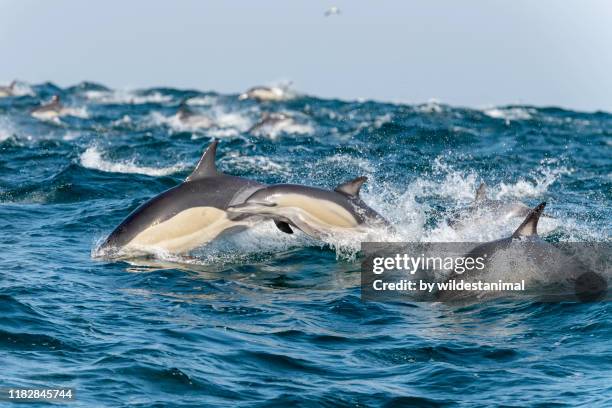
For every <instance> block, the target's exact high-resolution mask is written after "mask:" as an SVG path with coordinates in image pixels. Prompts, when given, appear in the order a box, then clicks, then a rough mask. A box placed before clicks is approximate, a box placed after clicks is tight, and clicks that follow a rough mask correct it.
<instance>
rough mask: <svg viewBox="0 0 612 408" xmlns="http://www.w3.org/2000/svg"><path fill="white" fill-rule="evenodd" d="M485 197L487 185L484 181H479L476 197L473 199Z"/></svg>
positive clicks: (477, 199) (480, 199)
mask: <svg viewBox="0 0 612 408" xmlns="http://www.w3.org/2000/svg"><path fill="white" fill-rule="evenodd" d="M486 198H487V185H486V184H485V183H480V186H478V190H476V198H475V199H474V201H482V200H485V199H486Z"/></svg>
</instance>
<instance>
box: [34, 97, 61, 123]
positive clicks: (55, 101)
mask: <svg viewBox="0 0 612 408" xmlns="http://www.w3.org/2000/svg"><path fill="white" fill-rule="evenodd" d="M63 110H64V107H63V105H62V103H61V102H60V97H59V95H53V97H52V98H51V101H49V102H47V103H45V104H43V105H41V106H39V107H36V108H34V109H32V110H31V112H30V113H31V114H32V116H34V117H35V118H37V119H53V118H56V117H58V116H61V114H62V111H63Z"/></svg>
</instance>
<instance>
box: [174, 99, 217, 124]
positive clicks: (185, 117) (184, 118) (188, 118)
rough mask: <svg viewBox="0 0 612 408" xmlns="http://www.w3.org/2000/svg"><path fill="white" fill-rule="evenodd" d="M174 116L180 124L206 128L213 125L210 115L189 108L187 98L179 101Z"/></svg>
mask: <svg viewBox="0 0 612 408" xmlns="http://www.w3.org/2000/svg"><path fill="white" fill-rule="evenodd" d="M174 117H175V118H176V119H177V120H178V121H179V122H180V124H181V125H185V126H188V127H191V128H203V129H207V128H210V127H213V126H214V125H215V123H214V121H213V120H212V119H211V118H210V117H208V116H206V115H202V114H199V113H196V112H194V111H192V110H191V109H189V106H188V105H187V99H184V100H183V101H182V102H181V104H180V105H179V108H178V110H177V112H176V115H175V116H174Z"/></svg>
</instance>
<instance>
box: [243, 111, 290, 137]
mask: <svg viewBox="0 0 612 408" xmlns="http://www.w3.org/2000/svg"><path fill="white" fill-rule="evenodd" d="M293 123H294V120H293V117H292V116H291V115H289V114H287V113H280V112H271V113H269V112H264V113H263V114H262V115H261V119H260V120H259V121H258V122H257V123H255V124H254V125H253V126H251V127H250V128H249V129H248V130H247V132H248V133H253V132H258V131H260V130H261V129H262V128H264V127H266V126H282V125H291V124H293Z"/></svg>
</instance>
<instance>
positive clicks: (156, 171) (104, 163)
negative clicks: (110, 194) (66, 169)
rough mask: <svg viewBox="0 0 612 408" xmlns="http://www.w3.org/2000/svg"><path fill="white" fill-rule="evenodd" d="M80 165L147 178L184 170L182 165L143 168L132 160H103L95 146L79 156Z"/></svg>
mask: <svg viewBox="0 0 612 408" xmlns="http://www.w3.org/2000/svg"><path fill="white" fill-rule="evenodd" d="M80 160H81V165H82V166H83V167H87V168H88V169H94V170H100V171H104V172H109V173H132V174H144V175H147V176H167V175H169V174H174V173H176V172H179V171H181V170H184V169H185V168H186V166H185V165H183V164H177V165H175V166H171V167H162V168H155V167H144V166H138V165H137V164H135V163H134V160H132V161H127V162H112V161H109V160H106V159H104V158H103V154H102V152H101V151H100V150H98V148H97V147H96V146H93V147H89V148H87V150H85V152H83V153H82V154H81V156H80Z"/></svg>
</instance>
